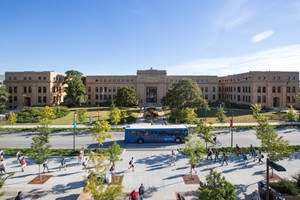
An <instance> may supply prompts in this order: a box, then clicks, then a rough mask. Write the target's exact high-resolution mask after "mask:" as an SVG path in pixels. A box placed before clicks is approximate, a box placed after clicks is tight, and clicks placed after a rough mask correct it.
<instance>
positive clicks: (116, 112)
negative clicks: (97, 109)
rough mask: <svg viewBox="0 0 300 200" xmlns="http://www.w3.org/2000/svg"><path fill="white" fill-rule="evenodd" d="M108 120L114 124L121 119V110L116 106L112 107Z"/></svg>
mask: <svg viewBox="0 0 300 200" xmlns="http://www.w3.org/2000/svg"><path fill="white" fill-rule="evenodd" d="M110 121H111V123H112V124H114V125H116V124H118V123H119V122H120V121H121V110H120V109H119V108H117V107H115V108H113V109H112V111H111V112H110Z"/></svg>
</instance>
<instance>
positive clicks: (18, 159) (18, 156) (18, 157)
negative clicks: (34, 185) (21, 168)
mask: <svg viewBox="0 0 300 200" xmlns="http://www.w3.org/2000/svg"><path fill="white" fill-rule="evenodd" d="M16 157H17V162H18V163H20V161H21V157H22V154H21V152H19V151H18V152H17V153H16Z"/></svg>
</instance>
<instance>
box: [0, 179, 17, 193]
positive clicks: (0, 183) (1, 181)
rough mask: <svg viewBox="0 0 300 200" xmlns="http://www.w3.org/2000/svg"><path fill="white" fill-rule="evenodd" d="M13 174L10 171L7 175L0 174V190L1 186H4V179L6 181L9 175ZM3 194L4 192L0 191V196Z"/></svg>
mask: <svg viewBox="0 0 300 200" xmlns="http://www.w3.org/2000/svg"><path fill="white" fill-rule="evenodd" d="M13 175H14V173H11V174H9V175H6V174H0V190H1V188H2V187H3V186H4V184H5V181H6V180H7V179H8V178H9V177H11V176H13ZM4 194H5V192H0V197H2V196H3V195H4Z"/></svg>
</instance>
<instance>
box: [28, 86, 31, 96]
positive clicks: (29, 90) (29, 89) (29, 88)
mask: <svg viewBox="0 0 300 200" xmlns="http://www.w3.org/2000/svg"><path fill="white" fill-rule="evenodd" d="M28 92H29V94H31V87H30V86H29V87H28Z"/></svg>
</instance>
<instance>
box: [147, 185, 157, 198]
mask: <svg viewBox="0 0 300 200" xmlns="http://www.w3.org/2000/svg"><path fill="white" fill-rule="evenodd" d="M157 190H158V189H157V187H149V188H147V189H146V190H145V193H144V197H145V198H150V197H152V194H153V193H154V192H157Z"/></svg>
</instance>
